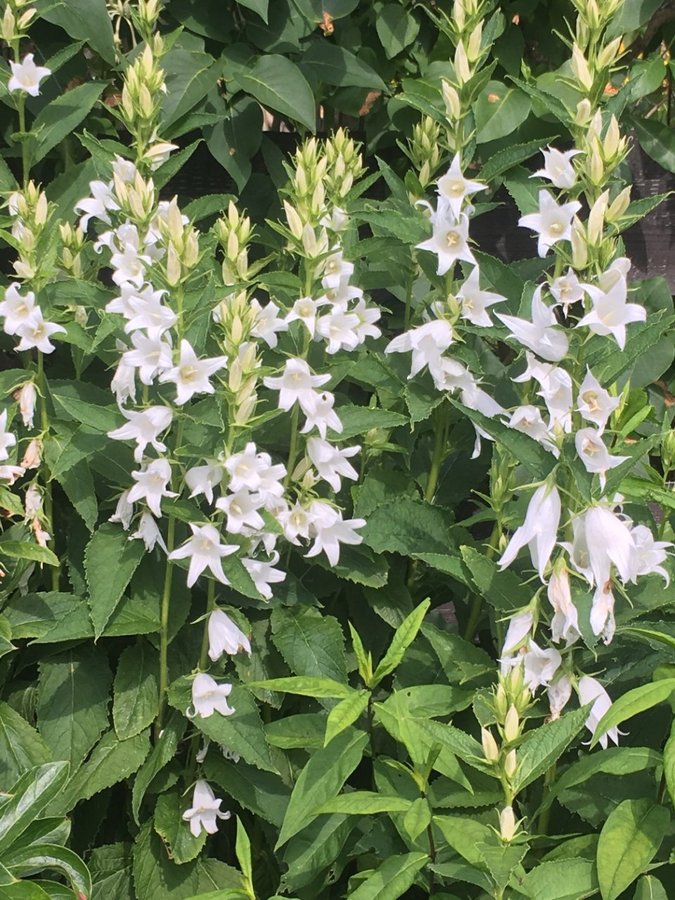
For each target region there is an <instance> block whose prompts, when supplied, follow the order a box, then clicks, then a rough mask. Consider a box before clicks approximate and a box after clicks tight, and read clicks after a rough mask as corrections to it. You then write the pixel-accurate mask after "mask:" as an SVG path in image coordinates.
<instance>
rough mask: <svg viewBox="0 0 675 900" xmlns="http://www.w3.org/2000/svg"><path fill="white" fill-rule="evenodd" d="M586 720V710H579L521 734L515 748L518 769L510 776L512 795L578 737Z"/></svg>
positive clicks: (549, 764)
mask: <svg viewBox="0 0 675 900" xmlns="http://www.w3.org/2000/svg"><path fill="white" fill-rule="evenodd" d="M587 718H588V709H587V708H586V707H582V708H581V709H575V710H574V711H573V712H569V713H565V715H564V716H561V717H560V718H559V719H555V720H554V721H552V722H547V723H546V724H544V725H541V726H540V727H539V728H537V729H535V730H533V731H530V732H528V733H527V734H526V735H525V737H524V738H523V740H522V742H521V744H520V746H519V747H518V768H517V770H516V774H515V777H514V790H515V791H516V792H518V793H519V792H520V791H522V790H523V788H524V787H526V786H527V785H528V784H531V783H532V782H533V781H535V780H536V779H537V778H539V776H540V775H543V774H544V772H546V771H547V770H548V769H550V767H551V766H552V765H553V763H554V762H556V760H557V759H559V758H560V756H561V755H562V754H563V753H564V751H565V750H566V749H567V748H568V747H569V745H570V744H571V743H572V741H573V740H574V738H575V737H576V736H577V735H578V734H579V732H580V731H581V729H582V728H583V727H584V723H585V721H586V719H587Z"/></svg>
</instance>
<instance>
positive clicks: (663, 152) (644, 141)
mask: <svg viewBox="0 0 675 900" xmlns="http://www.w3.org/2000/svg"><path fill="white" fill-rule="evenodd" d="M632 121H633V128H634V129H635V133H636V134H637V137H638V140H639V142H640V146H641V147H642V149H643V150H644V151H645V153H646V154H647V156H651V158H652V159H653V160H654V161H655V162H657V163H658V164H659V165H660V166H663V168H664V169H667V170H668V171H669V172H675V147H673V131H672V128H669V127H668V126H667V125H663V124H662V123H661V122H657V121H655V120H654V119H638V118H637V117H635V118H633V120H632Z"/></svg>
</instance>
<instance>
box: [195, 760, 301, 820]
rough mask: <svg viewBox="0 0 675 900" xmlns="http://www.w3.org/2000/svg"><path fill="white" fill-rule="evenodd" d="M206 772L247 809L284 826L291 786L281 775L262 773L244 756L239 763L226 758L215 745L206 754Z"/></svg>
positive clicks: (211, 780)
mask: <svg viewBox="0 0 675 900" xmlns="http://www.w3.org/2000/svg"><path fill="white" fill-rule="evenodd" d="M204 774H205V777H206V778H207V779H208V781H209V782H215V783H216V784H219V785H220V786H221V787H222V788H223V790H224V791H225V793H226V794H227V796H228V797H232V798H233V800H235V801H236V802H237V803H239V804H240V806H243V807H244V809H248V810H250V811H251V812H252V813H253V814H254V815H256V816H258V817H260V818H261V819H263V820H264V821H265V822H271V824H272V825H274V826H275V827H276V828H280V827H281V823H282V822H283V819H284V815H285V813H286V807H287V806H288V799H289V797H290V795H291V789H290V788H289V787H287V786H286V785H285V784H284V782H283V781H282V780H281V778H280V777H279V776H278V775H275V774H273V773H272V772H262V771H261V770H260V769H256V768H255V766H249V765H247V764H246V763H245V762H243V761H242V760H241V759H240V760H239V762H237V763H235V762H231V761H229V760H226V759H224V758H223V756H222V754H221V753H220V752H219V751H218V750H217V749H216V748H215V747H214V748H213V750H212V751H209V753H208V755H207V757H206V761H205V763H204Z"/></svg>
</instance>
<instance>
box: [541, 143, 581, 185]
mask: <svg viewBox="0 0 675 900" xmlns="http://www.w3.org/2000/svg"><path fill="white" fill-rule="evenodd" d="M541 152H542V154H543V156H544V168H543V169H539V170H538V171H537V172H535V173H534V175H531V176H530V177H531V178H535V177H536V176H539V177H541V178H546V179H547V180H548V181H550V182H551V184H552V185H553V186H554V187H557V188H560V189H569V188H571V187H574V185H575V183H576V180H577V173H576V172H575V171H574V166H573V165H572V163H571V160H572V159H573V158H574V157H575V156H577V155H578V154H579V153H581V152H582V151H581V150H566V151H565V152H562V151H561V150H556V149H555V148H554V147H549V148H548V150H542V151H541Z"/></svg>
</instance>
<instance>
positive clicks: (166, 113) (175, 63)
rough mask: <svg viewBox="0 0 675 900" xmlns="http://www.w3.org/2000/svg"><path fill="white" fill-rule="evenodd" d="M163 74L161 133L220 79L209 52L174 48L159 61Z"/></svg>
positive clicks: (168, 134)
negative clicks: (163, 94) (164, 77)
mask: <svg viewBox="0 0 675 900" xmlns="http://www.w3.org/2000/svg"><path fill="white" fill-rule="evenodd" d="M162 66H163V68H164V70H165V71H166V94H165V96H164V99H163V101H162V114H161V119H162V125H163V129H164V130H163V134H165V135H167V136H169V137H170V136H171V135H172V131H171V127H172V125H175V124H176V122H178V121H179V119H181V118H182V117H183V116H185V115H187V113H189V112H190V110H191V109H192V108H193V107H194V106H196V105H197V103H199V102H200V101H201V100H202V99H203V98H204V97H205V96H206V94H208V92H209V91H210V90H211V88H212V87H214V86H215V84H216V82H217V80H218V78H219V76H220V66H219V64H218V63H217V62H216V60H215V59H214V58H213V57H212V56H211V55H210V54H208V53H200V52H198V51H195V50H185V49H182V48H178V47H174V48H173V49H171V50H170V51H169V52H168V53H167V54H166V56H165V57H164V58H163V59H162Z"/></svg>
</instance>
